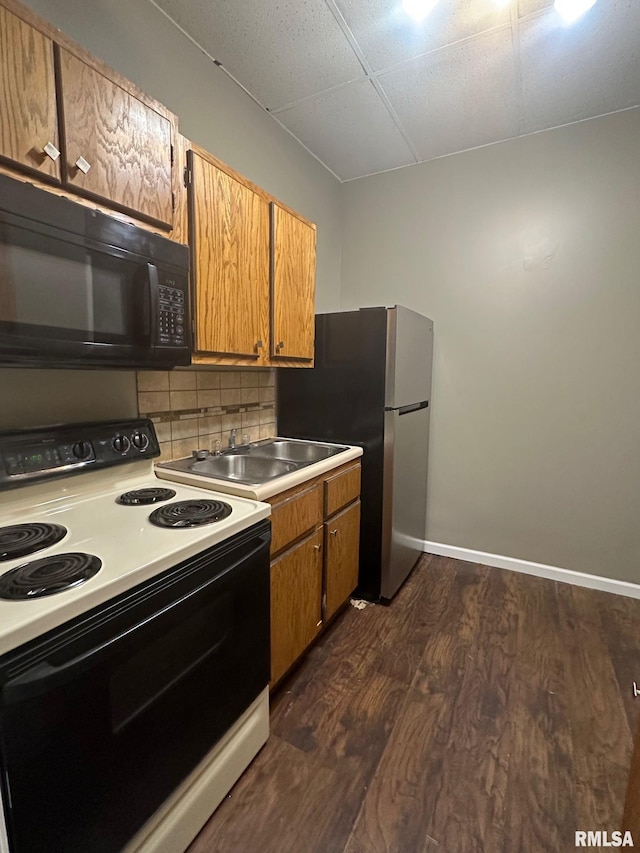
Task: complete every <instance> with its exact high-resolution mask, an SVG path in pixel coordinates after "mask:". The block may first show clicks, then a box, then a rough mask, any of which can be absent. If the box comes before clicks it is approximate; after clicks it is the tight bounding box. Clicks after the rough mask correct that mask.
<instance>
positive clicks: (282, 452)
mask: <svg viewBox="0 0 640 853" xmlns="http://www.w3.org/2000/svg"><path fill="white" fill-rule="evenodd" d="M343 450H346V447H342V446H339V445H335V444H334V445H331V444H310V443H308V442H305V441H289V440H287V439H279V438H276V439H275V440H274V441H271V442H269V443H268V444H260V445H258V446H257V447H252V448H251V451H250V453H251V455H252V456H253V457H254V458H255V457H257V456H262V457H265V458H269V459H283V460H286V461H289V462H297V463H299V464H300V463H301V464H302V465H311V464H313V463H314V462H320V460H321V459H328V458H329V457H330V456H335V454H336V453H341V452H342V451H343Z"/></svg>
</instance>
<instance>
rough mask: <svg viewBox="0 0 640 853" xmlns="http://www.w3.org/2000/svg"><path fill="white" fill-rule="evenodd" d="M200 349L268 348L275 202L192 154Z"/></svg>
mask: <svg viewBox="0 0 640 853" xmlns="http://www.w3.org/2000/svg"><path fill="white" fill-rule="evenodd" d="M189 163H190V171H191V186H190V223H191V241H190V242H191V248H192V253H193V262H192V266H193V274H194V285H195V287H194V291H195V293H194V306H195V315H196V318H195V321H196V329H195V331H196V334H195V349H196V351H197V352H204V353H213V354H229V355H231V356H234V355H235V356H242V357H245V358H253V359H255V360H256V363H261V362H262V361H263V359H264V356H265V354H266V353H267V352H268V326H269V205H268V203H267V201H266V200H265V199H264V198H263V197H262V196H260V195H259V194H258V193H256V192H254V191H253V190H252V189H251V188H250V187H249V186H247V185H246V184H244V183H242V182H241V181H239V180H237V179H236V178H234V177H232V176H231V175H230V174H227V173H226V172H224V171H223V170H222V169H219V168H218V167H217V166H216V165H214V164H213V163H212V162H210V161H209V160H207V159H205V158H204V157H202V156H200V155H199V154H198V153H197V152H196V151H191V152H189Z"/></svg>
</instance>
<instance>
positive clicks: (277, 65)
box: [154, 0, 364, 109]
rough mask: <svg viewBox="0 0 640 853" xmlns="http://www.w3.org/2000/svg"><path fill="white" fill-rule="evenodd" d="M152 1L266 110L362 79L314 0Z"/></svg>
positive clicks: (353, 58)
mask: <svg viewBox="0 0 640 853" xmlns="http://www.w3.org/2000/svg"><path fill="white" fill-rule="evenodd" d="M154 2H156V3H157V5H158V6H159V7H160V8H161V9H163V10H164V11H165V12H166V13H167V14H168V15H169V16H170V17H171V18H172V19H173V20H174V21H175V22H176V23H177V24H178V25H179V26H180V27H182V28H183V29H184V30H185V31H186V32H187V33H189V35H190V36H191V37H192V38H193V39H194V40H195V41H196V42H197V43H198V44H199V45H200V46H201V47H202V48H204V49H205V50H206V51H207V52H208V53H210V54H211V55H212V56H213V57H214V58H215V59H217V60H219V61H220V62H221V63H222V65H223V66H224V67H225V68H226V69H227V70H228V71H229V72H230V73H231V74H232V75H233V76H234V77H235V78H236V79H237V80H238V81H239V82H240V83H242V85H243V86H244V87H245V88H246V89H248V90H249V91H250V92H251V94H252V95H253V96H254V97H255V98H256V99H257V100H258V101H259V102H260V103H261V104H262V105H263V106H265V107H267V108H269V109H276V108H278V107H281V106H283V105H285V104H288V103H292V102H293V101H296V100H298V99H299V98H304V97H307V96H308V95H312V94H314V93H316V92H321V91H324V90H325V89H329V88H331V87H332V86H336V85H338V84H340V83H344V82H347V81H349V80H355V79H357V78H359V77H363V76H364V72H363V70H362V67H361V65H360V63H359V61H358V59H357V58H356V55H355V53H354V52H353V50H352V48H351V47H350V45H349V43H348V41H347V39H346V38H345V35H344V33H343V32H342V30H341V29H340V27H339V26H338V24H337V22H336V20H335V18H334V16H333V14H332V13H331V11H330V10H329V7H328V6H327V5H326V4H325V3H324V2H321V0H277V2H275V0H241V2H239V0H191V2H188V3H185V2H184V0H154Z"/></svg>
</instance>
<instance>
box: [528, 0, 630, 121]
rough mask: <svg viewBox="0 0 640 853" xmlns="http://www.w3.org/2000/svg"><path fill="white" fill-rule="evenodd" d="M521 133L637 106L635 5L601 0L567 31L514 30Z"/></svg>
mask: <svg viewBox="0 0 640 853" xmlns="http://www.w3.org/2000/svg"><path fill="white" fill-rule="evenodd" d="M520 53H521V64H522V87H523V98H524V127H523V130H524V131H525V132H529V131H535V130H541V129H543V128H548V127H555V126H557V125H560V124H566V123H568V122H571V121H578V120H580V119H584V118H590V117H592V116H596V115H602V114H603V113H606V112H613V111H614V110H619V109H624V108H625V107H630V106H636V105H638V104H640V2H638V0H609V2H607V3H605V2H603V0H601V2H599V3H597V4H596V5H595V6H594V7H593V8H592V9H590V10H589V12H587V13H586V14H585V15H584V17H582V18H580V19H579V20H578V21H576V22H575V23H574V24H573V25H571V26H567V25H565V24H563V22H562V19H561V18H560V17H559V16H558V14H557V13H556V12H555V11H554V10H550V11H549V12H548V13H546V14H545V15H543V16H542V17H539V18H535V19H532V20H530V21H525V22H523V23H522V24H521V25H520Z"/></svg>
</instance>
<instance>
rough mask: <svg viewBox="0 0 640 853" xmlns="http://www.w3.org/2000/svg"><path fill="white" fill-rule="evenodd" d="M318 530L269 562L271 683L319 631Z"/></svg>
mask: <svg viewBox="0 0 640 853" xmlns="http://www.w3.org/2000/svg"><path fill="white" fill-rule="evenodd" d="M321 598H322V528H318V530H316V531H315V533H314V534H313V535H312V536H310V537H309V538H308V539H303V541H302V542H300V544H299V545H296V546H294V547H293V548H291V549H290V550H289V551H285V552H284V554H282V556H281V557H278V559H277V560H274V561H273V562H272V563H271V683H272V684H275V683H276V681H278V680H279V679H280V678H281V677H282V676H283V675H284V673H285V672H286V671H287V670H288V669H289V667H290V666H291V664H293V663H294V661H296V660H297V658H299V657H300V655H301V654H302V652H303V651H304V650H305V649H306V648H307V646H308V645H309V643H310V642H311V641H312V640H313V638H314V637H315V636H316V634H317V633H318V631H319V630H320V624H321Z"/></svg>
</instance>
